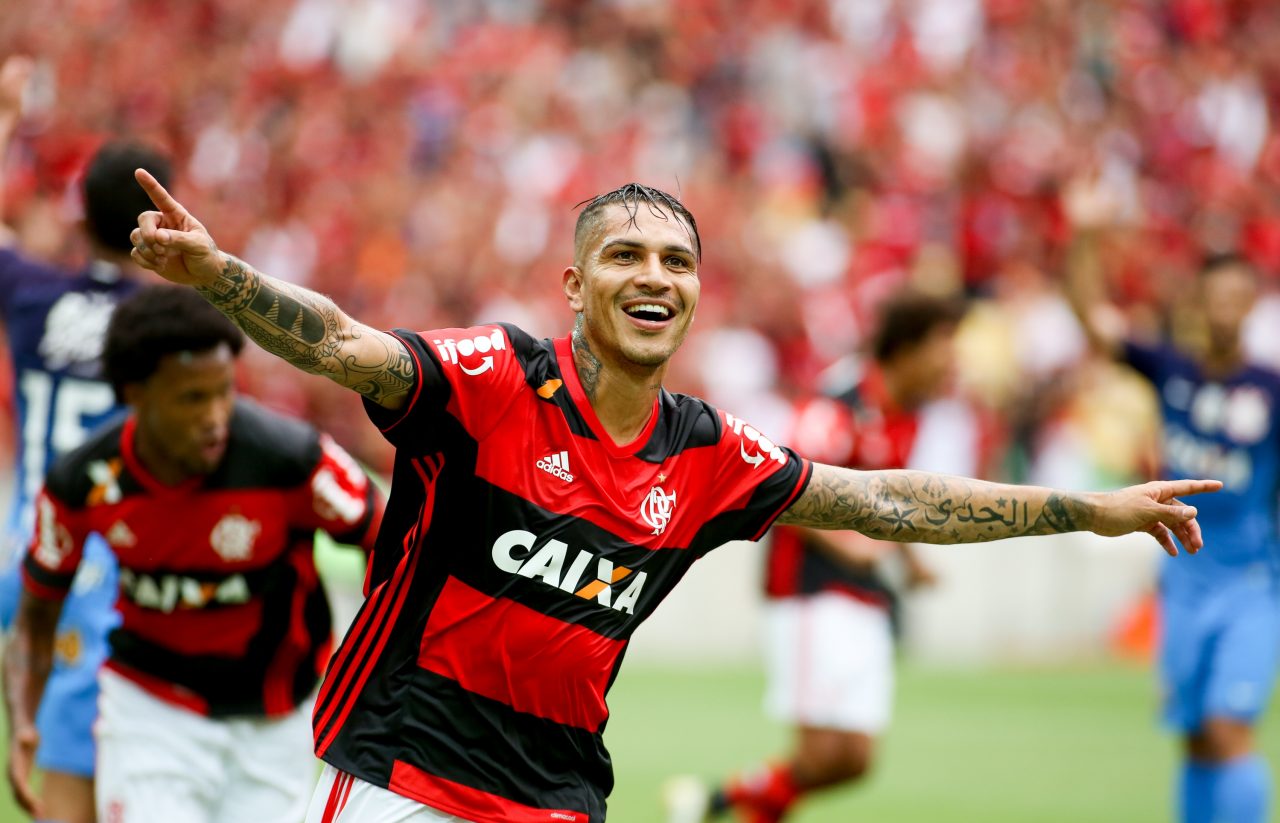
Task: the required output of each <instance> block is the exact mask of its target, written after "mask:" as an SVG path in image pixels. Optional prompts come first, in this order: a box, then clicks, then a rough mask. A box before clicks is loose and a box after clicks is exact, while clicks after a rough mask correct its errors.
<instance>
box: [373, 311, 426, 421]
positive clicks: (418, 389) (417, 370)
mask: <svg viewBox="0 0 1280 823" xmlns="http://www.w3.org/2000/svg"><path fill="white" fill-rule="evenodd" d="M389 334H390V335H391V336H392V337H394V338H395V339H397V340H399V341H400V344H401V345H402V346H404V348H405V351H407V352H409V356H410V357H411V358H413V368H414V374H415V375H417V378H418V385H417V386H415V387H414V389H413V397H411V398H409V403H408V404H407V405H406V406H405V407H404V408H403V409H401V410H400V416H399V417H398V418H396V421H395V422H394V423H392V424H391V425H390V426H387V427H386V428H385V429H379V431H381V432H382V433H383V434H386V433H387V432H389V431H391V430H392V429H394V428H395V427H396V426H399V425H400V424H401V423H403V422H404V421H405V420H406V419H408V417H409V413H410V412H412V411H413V407H414V406H415V405H417V403H418V396H419V395H421V394H422V382H423V378H424V377H425V376H426V375H425V374H424V373H423V371H422V361H421V360H419V359H418V355H417V353H416V352H415V351H414V350H413V346H410V345H409V344H408V343H406V342H405V341H404V339H403V338H402V337H400V335H398V334H396V333H395V332H389Z"/></svg>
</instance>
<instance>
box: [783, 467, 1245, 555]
mask: <svg viewBox="0 0 1280 823" xmlns="http://www.w3.org/2000/svg"><path fill="white" fill-rule="evenodd" d="M1218 488H1221V484H1220V483H1218V482H1217V481H1212V480H1179V481H1160V482H1155V483H1146V484H1143V485H1141V486H1132V487H1129V488H1126V489H1120V490H1119V491H1115V492H1106V493H1098V492H1065V491H1060V490H1056V489H1047V488H1042V487H1038V486H1013V485H1006V484H1001V483H988V482H985V481H982V480H973V479H970V478H964V477H951V476H948V475H940V474H931V473H929V472H918V471H906V470H897V471H895V470H890V471H874V472H861V471H855V470H852V469H842V468H838V467H836V466H827V465H823V464H817V463H815V464H814V468H813V477H812V478H811V480H810V481H809V485H808V487H807V488H806V489H805V491H804V493H803V494H801V495H800V497H799V498H798V499H797V500H796V502H795V503H793V504H792V505H791V507H790V508H789V509H788V510H787V511H786V512H784V513H783V514H782V516H781V517H779V518H778V522H779V523H786V524H791V525H798V526H808V527H810V528H819V529H853V530H855V531H858V532H861V533H863V534H865V535H867V536H868V537H874V538H878V539H880V540H896V541H904V542H918V543H978V542H985V541H988V540H1002V539H1004V538H1008V537H1021V536H1026V535H1044V534H1061V533H1064V532H1073V531H1092V532H1096V533H1098V534H1104V535H1120V534H1127V533H1129V532H1133V531H1146V532H1148V533H1150V534H1152V535H1153V536H1155V537H1156V539H1157V540H1158V541H1159V542H1160V544H1161V545H1162V546H1163V547H1164V549H1165V551H1167V552H1169V553H1171V554H1176V553H1177V548H1176V546H1175V545H1174V543H1173V540H1172V536H1175V535H1176V536H1177V538H1178V539H1179V540H1180V541H1181V542H1182V544H1183V545H1184V546H1185V547H1186V548H1187V549H1188V551H1191V552H1195V551H1197V550H1198V549H1199V548H1200V546H1201V544H1202V541H1201V538H1200V528H1199V526H1198V525H1197V524H1196V521H1195V515H1196V510H1195V509H1194V508H1192V507H1190V506H1186V505H1184V504H1182V503H1181V502H1180V501H1178V500H1177V496H1178V495H1187V494H1196V493H1199V492H1208V491H1216V490H1217V489H1218ZM1170 530H1172V533H1171V532H1170Z"/></svg>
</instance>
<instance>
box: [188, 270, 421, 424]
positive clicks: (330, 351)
mask: <svg viewBox="0 0 1280 823" xmlns="http://www.w3.org/2000/svg"><path fill="white" fill-rule="evenodd" d="M197 290H198V291H199V292H200V294H201V295H203V296H204V298H205V299H206V300H208V301H209V302H210V303H211V304H213V306H214V307H215V308H217V309H218V311H220V312H222V313H223V314H225V315H226V316H227V317H229V318H230V319H231V322H233V323H235V324H236V325H237V326H239V327H240V328H241V329H243V330H244V333H245V334H246V335H248V336H249V337H250V338H251V339H252V340H253V341H254V342H255V343H257V344H258V345H259V346H261V347H262V348H263V349H265V350H267V351H268V352H270V353H271V354H274V355H276V356H278V357H281V358H283V359H284V360H287V361H288V362H290V363H292V364H293V365H295V366H297V367H298V368H300V369H302V370H303V371H308V372H311V373H312V374H319V375H322V376H324V377H328V378H329V379H330V380H333V381H334V382H336V383H339V384H341V385H343V386H346V387H348V388H351V389H354V390H355V391H357V392H359V393H360V394H363V395H364V396H366V397H368V398H369V399H370V400H372V401H374V402H375V403H379V404H381V405H384V406H388V407H395V406H397V405H399V404H400V403H402V402H404V400H405V399H406V398H407V396H408V393H409V390H410V389H411V388H412V387H413V385H414V363H413V359H412V358H411V357H410V356H409V353H408V352H407V351H406V350H405V348H404V346H403V344H401V343H400V342H399V341H398V340H396V339H395V338H394V337H391V336H390V335H387V334H384V333H382V332H379V331H376V330H374V329H371V328H369V327H368V326H364V325H361V324H359V323H356V322H355V321H354V320H352V319H351V318H350V317H348V316H347V315H346V314H344V313H343V312H342V310H341V309H339V308H338V307H337V305H335V304H334V303H333V301H332V300H330V299H329V298H327V297H325V296H323V295H321V294H317V293H315V292H313V291H309V290H307V289H304V288H300V287H298V286H294V285H292V284H290V283H285V282H283V281H280V280H276V279H274V278H270V277H267V276H266V275H264V274H261V273H260V272H257V271H255V270H254V269H253V268H252V267H251V266H249V265H248V264H246V263H244V262H243V261H241V260H237V259H236V258H234V257H231V256H230V255H227V266H226V268H225V269H224V270H223V272H222V277H221V278H219V279H218V280H217V281H215V282H214V283H212V284H210V285H208V286H200V287H197Z"/></svg>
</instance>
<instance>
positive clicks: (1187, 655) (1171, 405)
mask: <svg viewBox="0 0 1280 823" xmlns="http://www.w3.org/2000/svg"><path fill="white" fill-rule="evenodd" d="M1096 194H1097V193H1096V192H1095V193H1093V194H1091V193H1090V192H1088V191H1084V190H1082V191H1076V192H1073V193H1070V194H1069V195H1068V198H1067V210H1068V213H1069V215H1070V216H1071V217H1072V219H1073V222H1074V223H1075V225H1076V237H1075V240H1074V243H1073V248H1072V251H1071V257H1070V264H1069V268H1070V271H1069V276H1068V283H1069V289H1068V291H1069V294H1070V297H1071V300H1072V304H1073V306H1074V307H1075V308H1076V311H1077V314H1078V316H1079V317H1080V318H1081V321H1082V324H1083V325H1084V327H1085V331H1086V333H1087V334H1088V335H1089V338H1090V340H1091V342H1092V343H1093V344H1094V346H1095V348H1098V349H1100V350H1103V351H1106V352H1109V353H1111V354H1113V355H1114V356H1116V357H1118V358H1119V359H1121V360H1122V361H1124V362H1126V363H1128V365H1130V366H1132V367H1133V368H1134V369H1135V370H1136V371H1138V372H1139V373H1140V374H1142V375H1143V376H1144V377H1146V378H1147V379H1148V380H1149V381H1151V384H1152V386H1153V387H1154V388H1155V390H1156V394H1157V396H1158V398H1159V403H1160V410H1161V416H1162V418H1163V421H1164V435H1163V469H1162V471H1163V473H1164V476H1166V477H1177V476H1179V475H1181V474H1182V473H1184V472H1192V473H1194V474H1196V475H1198V476H1203V477H1215V478H1217V479H1219V480H1222V481H1223V483H1224V488H1223V490H1222V491H1221V492H1220V493H1218V494H1216V495H1211V496H1209V497H1207V498H1204V499H1202V500H1201V501H1199V502H1200V504H1201V505H1200V506H1199V509H1200V519H1201V521H1202V522H1203V524H1204V530H1205V534H1206V540H1205V544H1206V546H1207V547H1208V549H1209V550H1208V551H1205V552H1202V553H1200V554H1199V555H1197V556H1196V557H1191V558H1183V559H1182V560H1181V562H1177V563H1170V562H1165V563H1163V565H1162V567H1161V569H1160V606H1161V614H1162V617H1163V621H1164V630H1163V632H1162V639H1161V648H1160V676H1161V681H1162V683H1161V685H1162V690H1163V699H1164V707H1163V714H1164V720H1165V722H1166V723H1167V724H1168V725H1169V726H1170V727H1171V728H1173V729H1174V730H1176V731H1177V732H1178V733H1180V734H1181V735H1182V736H1183V739H1184V742H1185V746H1184V761H1183V765H1182V774H1181V779H1180V781H1179V786H1178V797H1177V807H1178V809H1179V815H1180V817H1179V819H1180V820H1182V821H1183V822H1184V823H1263V822H1264V821H1266V820H1269V819H1270V817H1269V807H1270V800H1271V793H1272V787H1271V776H1270V771H1269V769H1268V767H1267V763H1266V762H1265V760H1264V758H1263V756H1262V754H1261V753H1260V752H1259V751H1258V748H1257V745H1256V742H1255V739H1254V727H1255V725H1256V724H1257V722H1258V719H1259V717H1260V716H1261V714H1262V712H1263V710H1264V709H1265V707H1266V704H1267V700H1268V697H1269V696H1270V694H1271V691H1272V688H1273V685H1274V683H1275V677H1276V669H1277V663H1278V662H1280V660H1278V658H1280V533H1278V529H1280V517H1278V512H1277V506H1278V505H1280V375H1278V374H1276V373H1274V372H1271V371H1268V370H1266V369H1263V368H1259V367H1257V366H1253V365H1250V364H1249V363H1247V362H1246V359H1245V355H1244V351H1243V348H1242V342H1241V329H1242V327H1243V324H1244V321H1245V318H1246V317H1247V316H1248V314H1249V312H1250V310H1251V309H1252V308H1253V304H1254V299H1255V296H1256V294H1257V275H1256V273H1255V272H1254V270H1253V268H1252V266H1250V265H1249V263H1248V262H1247V261H1246V260H1244V259H1243V258H1241V257H1237V256H1233V255H1220V256H1214V257H1210V258H1208V259H1206V260H1205V261H1204V262H1203V264H1202V266H1201V268H1200V271H1199V273H1198V275H1197V283H1196V286H1197V288H1198V290H1199V295H1198V296H1199V305H1200V306H1201V308H1202V312H1201V315H1200V320H1201V321H1202V328H1201V329H1198V330H1196V331H1198V332H1199V333H1200V334H1199V337H1200V339H1201V340H1202V343H1201V344H1200V346H1199V347H1198V348H1197V350H1196V351H1193V352H1186V351H1181V350H1179V349H1178V348H1176V347H1174V346H1173V345H1171V344H1170V343H1168V342H1155V343H1139V342H1137V341H1134V340H1124V339H1123V338H1122V336H1120V335H1117V334H1108V333H1107V330H1106V323H1104V322H1099V319H1100V318H1101V317H1102V313H1101V311H1100V306H1101V304H1102V300H1101V299H1100V298H1101V292H1102V286H1101V278H1100V274H1101V271H1102V268H1101V265H1100V256H1099V246H1098V238H1097V234H1098V231H1097V230H1098V228H1100V227H1101V225H1102V224H1103V223H1104V222H1105V206H1106V204H1105V202H1103V201H1101V199H1100V198H1099V197H1097V196H1094V195H1096Z"/></svg>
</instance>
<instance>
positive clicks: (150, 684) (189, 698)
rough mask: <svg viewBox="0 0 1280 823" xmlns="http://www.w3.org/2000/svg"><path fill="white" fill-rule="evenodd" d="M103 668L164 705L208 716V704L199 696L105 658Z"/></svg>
mask: <svg viewBox="0 0 1280 823" xmlns="http://www.w3.org/2000/svg"><path fill="white" fill-rule="evenodd" d="M102 665H103V666H104V667H105V668H108V669H110V670H111V671H113V672H115V673H116V674H118V675H120V676H121V677H123V678H125V679H127V680H130V681H132V682H133V683H135V684H137V685H138V686H140V687H142V690H143V691H145V692H148V693H150V694H152V695H155V696H156V697H158V698H160V699H161V700H163V701H164V702H166V703H171V704H173V705H174V706H181V707H182V708H184V709H187V710H189V711H193V712H195V713H196V714H200V715H207V714H209V704H208V703H207V702H206V701H205V699H204V698H202V697H201V696H200V695H198V694H196V693H195V692H193V691H191V690H190V689H184V688H183V687H181V686H177V685H175V684H173V683H170V682H169V681H168V680H161V679H160V678H158V677H152V676H151V675H149V674H146V673H145V672H140V671H138V670H137V669H135V668H133V667H132V666H126V665H124V664H123V663H120V662H118V661H115V660H112V659H111V658H107V662H106V663H103V664H102Z"/></svg>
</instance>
